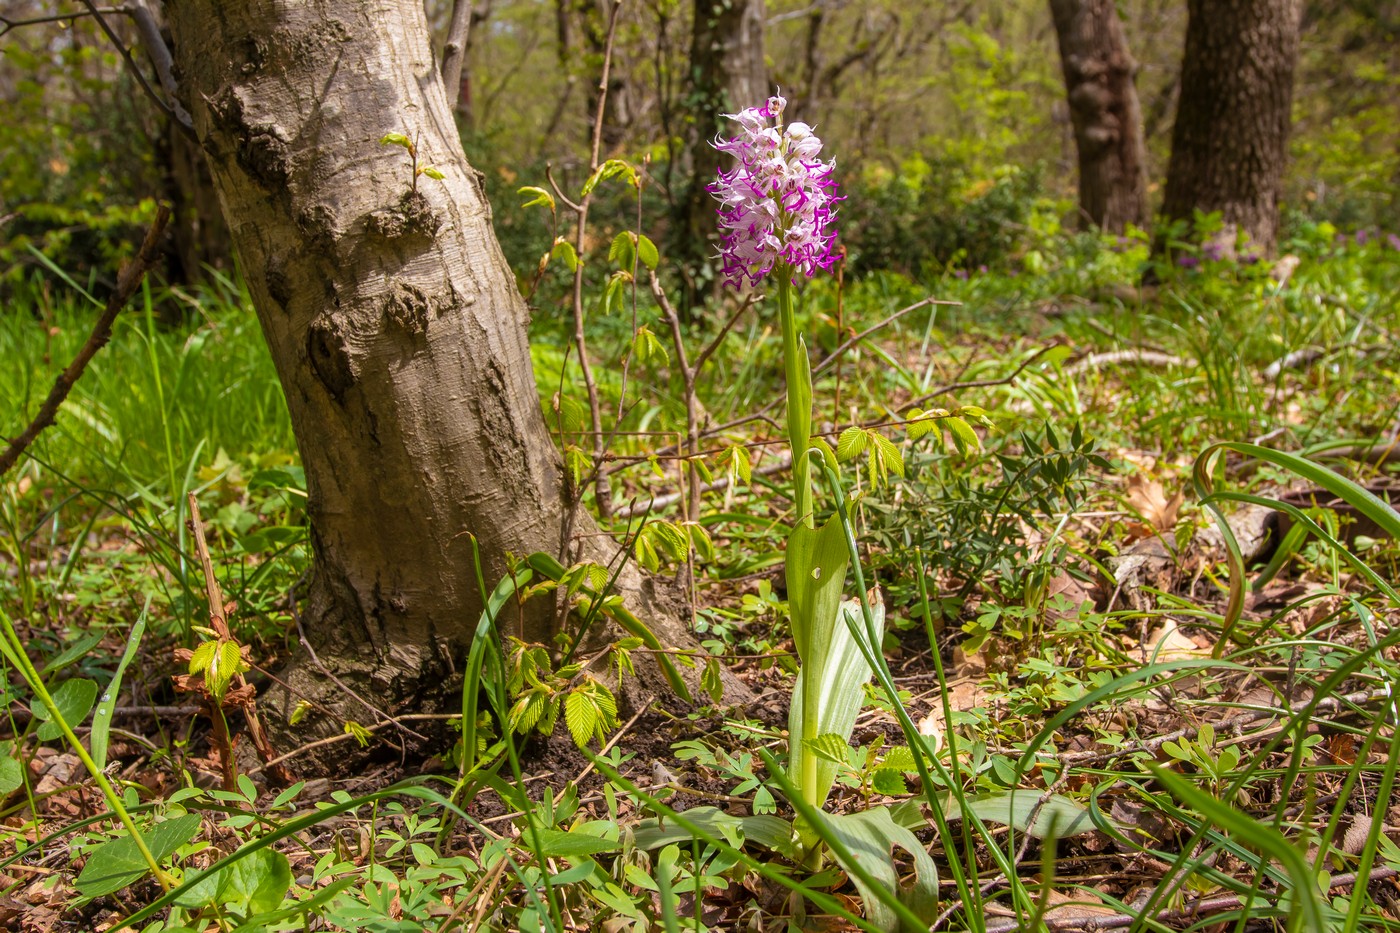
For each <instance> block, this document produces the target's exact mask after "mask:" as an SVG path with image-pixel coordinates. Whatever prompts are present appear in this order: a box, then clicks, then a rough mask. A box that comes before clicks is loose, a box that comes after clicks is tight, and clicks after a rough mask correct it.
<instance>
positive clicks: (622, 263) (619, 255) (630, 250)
mask: <svg viewBox="0 0 1400 933" xmlns="http://www.w3.org/2000/svg"><path fill="white" fill-rule="evenodd" d="M634 236H635V234H633V233H632V231H630V230H624V231H622V232H621V233H619V234H618V235H617V236H615V237H613V241H612V245H611V246H609V247H608V262H611V263H616V264H617V266H618V268H620V269H627V270H629V271H630V270H631V269H632V268H633V267H635V266H636V264H637V248H636V245H635V243H634V241H633V237H634Z"/></svg>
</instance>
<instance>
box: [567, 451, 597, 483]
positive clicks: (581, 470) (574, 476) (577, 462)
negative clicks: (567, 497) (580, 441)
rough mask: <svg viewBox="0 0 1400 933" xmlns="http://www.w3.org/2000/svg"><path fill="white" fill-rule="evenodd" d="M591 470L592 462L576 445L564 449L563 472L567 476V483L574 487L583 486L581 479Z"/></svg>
mask: <svg viewBox="0 0 1400 933" xmlns="http://www.w3.org/2000/svg"><path fill="white" fill-rule="evenodd" d="M592 469H593V460H592V459H591V458H590V457H589V456H588V454H586V453H584V452H583V449H582V448H580V447H579V446H578V445H577V444H569V445H567V446H565V448H564V471H565V472H566V473H568V475H569V481H570V482H571V483H573V485H574V487H575V488H577V487H578V486H581V485H583V478H584V477H585V476H587V475H588V474H589V473H590V472H591V471H592Z"/></svg>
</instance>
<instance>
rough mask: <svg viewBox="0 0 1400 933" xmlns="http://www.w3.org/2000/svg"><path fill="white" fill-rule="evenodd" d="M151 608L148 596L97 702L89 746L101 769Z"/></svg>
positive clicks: (104, 766)
mask: <svg viewBox="0 0 1400 933" xmlns="http://www.w3.org/2000/svg"><path fill="white" fill-rule="evenodd" d="M150 608H151V597H149V596H147V597H146V605H145V606H144V607H142V609H141V614H140V615H139V616H137V617H136V624H135V625H133V626H132V627H131V634H130V635H128V636H127V637H126V649H125V650H124V651H122V657H121V660H120V661H118V662H117V670H116V673H114V674H112V680H111V682H110V683H108V684H107V689H106V690H104V691H102V697H101V699H99V700H98V701H97V709H96V710H95V711H94V712H93V714H92V733H91V735H89V737H88V746H89V748H91V749H92V760H93V761H95V762H96V763H97V767H99V768H106V767H107V743H108V739H109V738H110V737H111V732H112V711H113V710H115V709H116V708H117V697H118V696H119V695H120V694H121V689H122V675H123V674H124V673H126V666H127V665H128V664H130V663H131V659H132V658H134V657H136V649H137V647H138V646H139V645H140V644H141V636H142V635H143V634H145V632H146V613H147V612H148V611H149V610H150Z"/></svg>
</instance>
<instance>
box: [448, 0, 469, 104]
mask: <svg viewBox="0 0 1400 933" xmlns="http://www.w3.org/2000/svg"><path fill="white" fill-rule="evenodd" d="M471 28H472V0H456V2H455V3H453V4H452V19H451V20H450V21H449V22H448V24H447V42H446V44H445V45H443V47H442V83H443V84H444V85H446V86H447V106H449V107H451V108H452V109H453V110H456V109H457V99H458V97H459V96H460V95H461V93H462V65H463V63H465V62H466V60H467V39H468V37H469V36H470V35H471Z"/></svg>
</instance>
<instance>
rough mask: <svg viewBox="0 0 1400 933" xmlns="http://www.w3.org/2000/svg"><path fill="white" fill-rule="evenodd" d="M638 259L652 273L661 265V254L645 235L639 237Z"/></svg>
mask: <svg viewBox="0 0 1400 933" xmlns="http://www.w3.org/2000/svg"><path fill="white" fill-rule="evenodd" d="M637 258H638V259H640V260H641V261H642V265H644V266H646V267H647V268H648V269H651V270H652V271H655V270H656V267H657V266H659V265H660V264H661V253H660V252H659V251H658V250H657V249H656V244H655V243H653V242H652V241H651V240H649V239H647V237H646V236H644V235H643V236H638V237H637Z"/></svg>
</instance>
